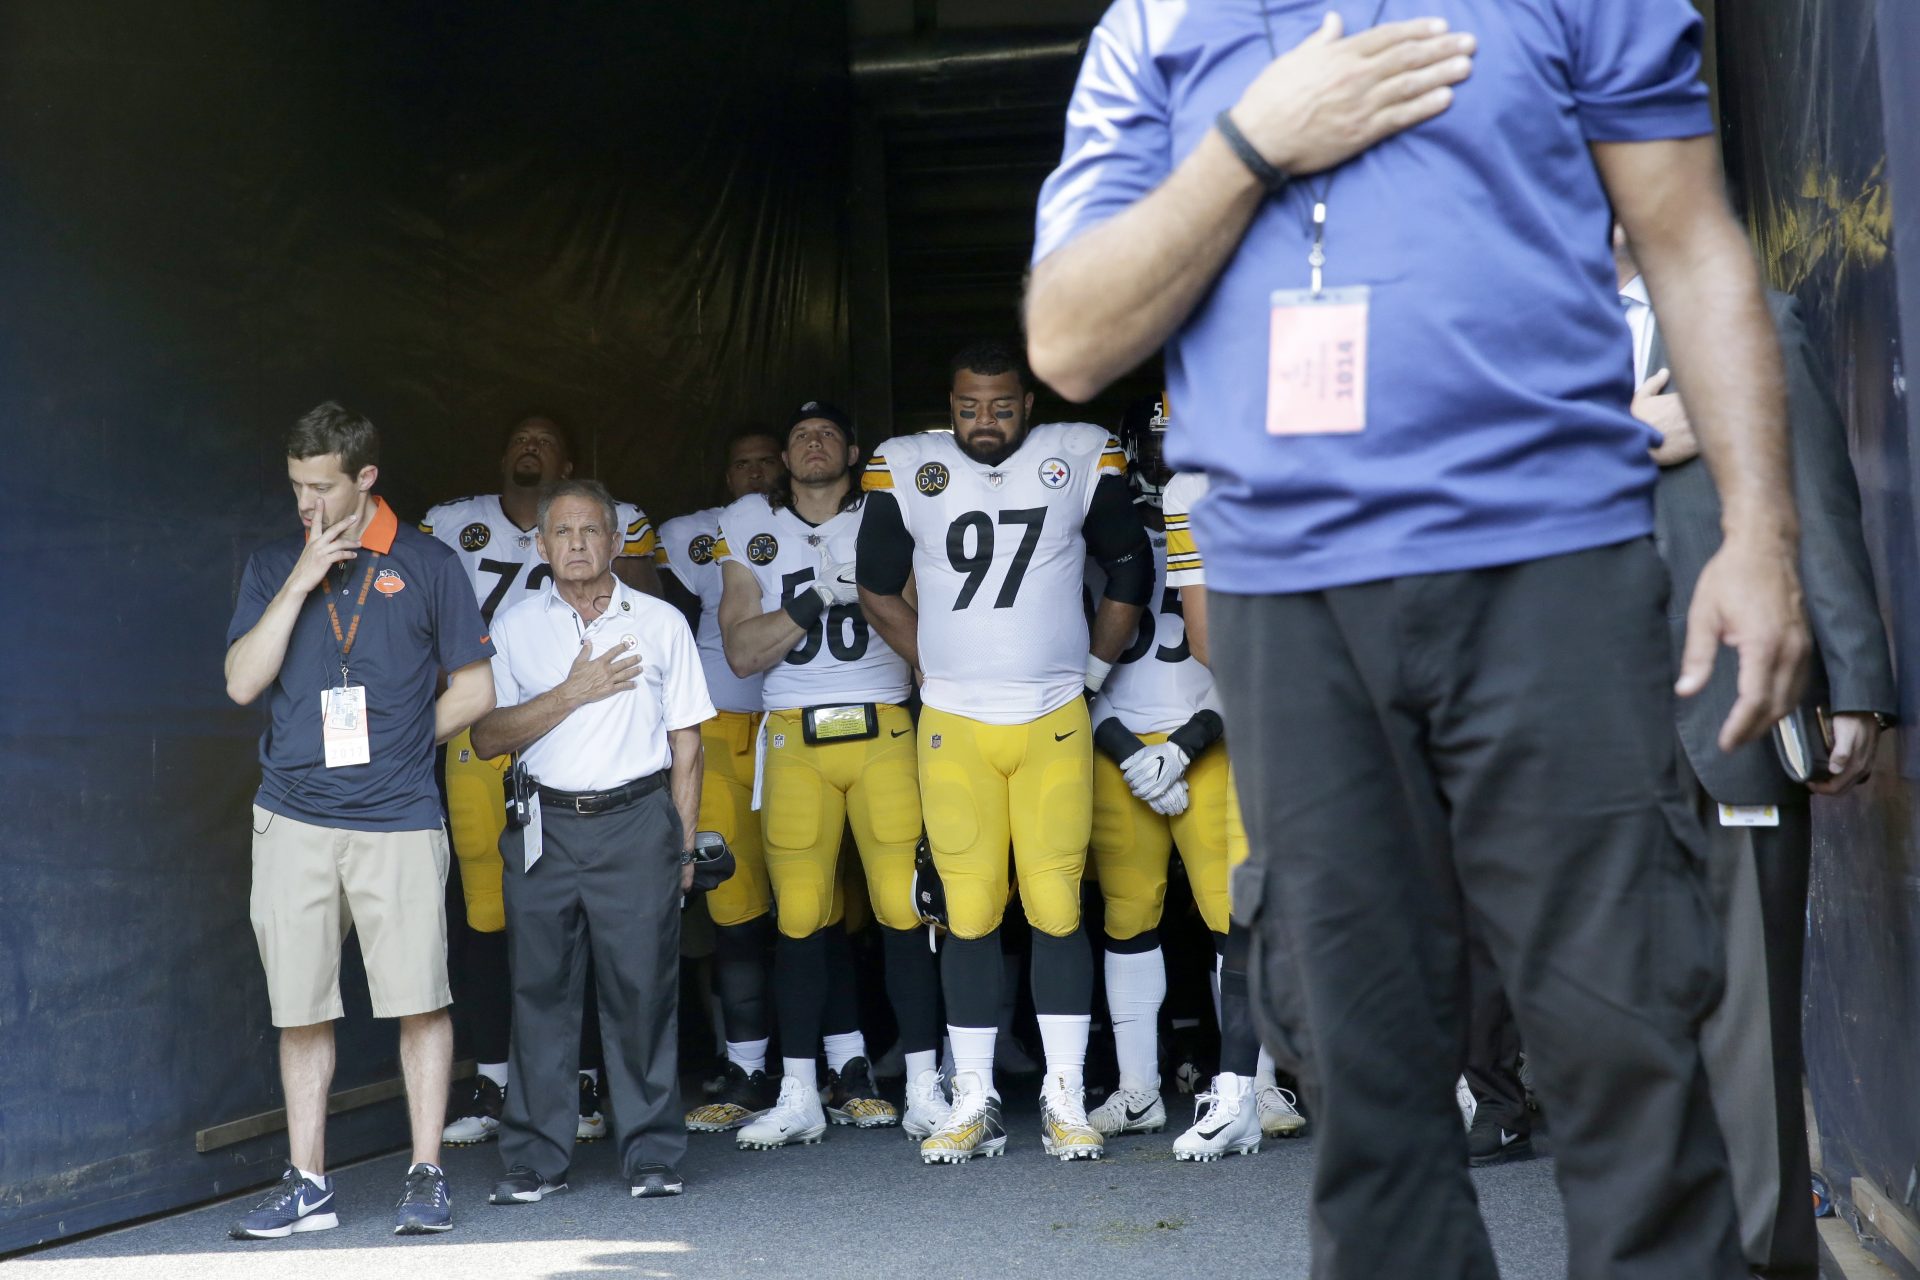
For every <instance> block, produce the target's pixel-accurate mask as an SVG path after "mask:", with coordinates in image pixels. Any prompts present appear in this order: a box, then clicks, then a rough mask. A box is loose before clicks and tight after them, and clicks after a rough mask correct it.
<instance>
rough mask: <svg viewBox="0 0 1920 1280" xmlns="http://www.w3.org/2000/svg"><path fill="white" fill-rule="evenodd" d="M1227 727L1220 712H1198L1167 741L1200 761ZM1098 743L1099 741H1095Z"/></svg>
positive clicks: (1191, 758) (1188, 757)
mask: <svg viewBox="0 0 1920 1280" xmlns="http://www.w3.org/2000/svg"><path fill="white" fill-rule="evenodd" d="M1226 731H1227V726H1226V724H1225V722H1223V721H1222V720H1221V719H1220V713H1219V712H1218V711H1206V710H1201V711H1196V712H1194V713H1193V718H1192V719H1190V720H1188V721H1187V722H1186V723H1185V724H1183V725H1181V726H1180V727H1179V728H1178V729H1175V730H1174V731H1173V732H1172V733H1170V734H1168V735H1167V741H1168V742H1171V743H1172V744H1173V745H1174V746H1176V747H1179V748H1180V749H1181V750H1182V751H1184V752H1186V753H1187V759H1189V760H1198V759H1199V758H1200V753H1201V752H1202V751H1205V750H1206V749H1207V748H1208V747H1210V746H1212V745H1213V744H1214V743H1216V742H1218V741H1220V738H1221V735H1222V734H1224V733H1226ZM1094 741H1095V742H1096V743H1097V742H1098V741H1099V739H1097V738H1096V739H1095V740H1094Z"/></svg>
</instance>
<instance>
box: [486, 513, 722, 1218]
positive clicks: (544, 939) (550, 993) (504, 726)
mask: <svg viewBox="0 0 1920 1280" xmlns="http://www.w3.org/2000/svg"><path fill="white" fill-rule="evenodd" d="M539 527H540V532H539V545H540V553H541V555H542V556H544V557H545V558H546V561H547V563H548V564H549V565H550V566H552V569H553V578H552V580H551V581H550V582H549V583H548V584H547V585H546V586H545V587H544V588H542V589H541V591H540V593H539V594H538V595H535V596H532V597H530V598H528V599H526V600H523V601H521V602H520V603H518V604H516V605H513V606H511V607H510V608H508V609H507V610H505V611H504V612H502V613H501V614H499V615H498V616H497V617H495V618H494V620H493V640H494V649H495V653H494V660H493V681H494V692H495V705H496V710H495V712H494V713H492V714H489V715H488V716H486V717H485V718H483V719H482V720H481V721H480V722H479V723H478V724H476V725H474V727H473V745H474V750H475V751H477V752H479V753H480V754H481V755H483V756H488V757H491V756H497V755H500V754H502V753H503V752H509V751H511V752H515V753H517V754H518V756H519V765H524V766H525V768H524V773H525V775H527V780H526V782H525V785H524V786H523V787H516V789H517V790H519V791H520V792H521V794H523V795H524V796H525V797H526V799H527V804H528V812H527V815H526V820H525V822H524V824H523V825H519V826H515V825H513V824H512V823H511V822H510V823H509V825H508V829H507V832H506V834H505V835H504V836H503V837H502V838H501V841H500V852H501V857H502V860H503V861H504V862H505V864H506V873H505V882H504V898H505V901H506V913H507V938H508V946H509V949H510V959H511V963H512V969H513V1041H512V1048H511V1050H510V1059H509V1060H510V1064H511V1066H510V1071H511V1075H512V1079H513V1080H514V1082H515V1085H514V1088H513V1089H512V1090H511V1091H510V1092H509V1093H508V1095H507V1102H506V1111H505V1114H504V1115H503V1117H502V1122H503V1126H502V1129H501V1133H500V1154H501V1158H502V1159H503V1160H504V1161H505V1162H506V1165H507V1176H506V1178H505V1179H504V1180H503V1181H502V1182H501V1183H500V1184H499V1185H498V1186H496V1187H495V1188H494V1191H493V1196H492V1200H493V1203H494V1204H527V1203H532V1202H534V1201H537V1200H539V1199H541V1198H542V1197H543V1196H545V1195H547V1194H548V1193H549V1192H552V1191H558V1190H564V1189H565V1187H566V1175H567V1166H568V1164H569V1162H570V1161H571V1160H572V1157H573V1144H574V1131H575V1127H576V1123H577V1117H576V1107H577V1098H576V1094H575V1089H574V1073H575V1069H576V1067H577V1065H578V1063H577V1055H578V1050H579V1041H580V1001H581V994H582V991H583V989H584V986H585V982H586V968H587V958H588V951H589V949H591V952H592V958H593V967H594V972H595V974H596V977H597V985H598V987H599V996H600V1026H601V1036H602V1039H603V1041H604V1044H605V1048H606V1081H607V1085H608V1091H609V1094H610V1096H611V1098H612V1102H613V1109H614V1112H615V1115H616V1117H617V1120H618V1124H617V1126H616V1128H617V1130H618V1132H617V1135H616V1136H617V1139H618V1142H619V1148H620V1164H621V1168H622V1169H623V1171H624V1172H625V1174H626V1177H627V1182H628V1185H629V1186H630V1187H631V1188H632V1191H633V1194H634V1195H636V1196H660V1195H677V1194H679V1192H680V1189H681V1182H680V1177H679V1175H678V1174H677V1173H676V1172H675V1171H674V1168H673V1164H674V1162H675V1161H677V1160H678V1159H680V1157H681V1156H682V1155H683V1154H684V1153H685V1151H686V1131H685V1129H683V1128H682V1127H681V1123H680V1107H679V1098H678V1088H677V1083H676V1062H675V1054H676V1051H677V1048H678V1021H679V971H678V965H679V954H680V903H681V898H682V895H683V894H684V893H685V892H686V889H687V887H688V885H689V883H690V882H691V880H692V871H693V868H692V865H691V858H690V851H691V850H692V847H693V833H694V829H695V827H696V825H697V815H698V813H699V811H700V767H701V760H700V756H701V750H700V722H701V721H703V720H705V719H707V718H708V717H710V716H711V715H713V703H712V702H711V701H710V700H709V699H708V696H707V684H706V678H705V676H704V675H702V673H701V670H700V655H699V651H698V649H697V648H696V647H695V645H694V640H693V633H692V632H691V631H690V630H688V628H687V624H686V620H685V619H683V618H682V617H681V616H680V614H679V611H678V610H676V609H674V608H673V607H672V606H670V605H667V604H664V603H662V602H661V601H659V600H657V599H655V598H653V597H652V596H648V595H644V594H642V593H640V592H638V591H635V590H633V589H632V588H630V587H628V586H627V585H626V584H625V583H623V582H621V581H620V580H619V579H618V578H616V577H615V576H614V575H613V572H612V569H611V565H612V563H613V556H614V549H615V547H616V546H617V545H618V541H619V533H620V525H619V520H618V517H617V514H616V512H615V509H614V504H613V499H612V498H611V497H610V496H609V495H608V494H607V491H606V490H605V489H604V488H603V487H601V486H600V485H599V484H597V483H595V482H594V481H591V480H563V481H561V482H560V483H558V484H556V485H554V486H553V487H551V488H550V489H548V490H547V492H546V493H545V494H544V495H543V496H542V498H541V500H540V511H539ZM514 772H515V774H518V773H520V772H521V770H520V769H519V766H518V765H517V766H516V769H515V771H514ZM509 776H510V778H513V777H514V774H510V775H509ZM510 785H515V784H514V783H512V782H510Z"/></svg>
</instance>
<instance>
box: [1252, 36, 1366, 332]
mask: <svg viewBox="0 0 1920 1280" xmlns="http://www.w3.org/2000/svg"><path fill="white" fill-rule="evenodd" d="M1386 11H1387V0H1379V3H1378V4H1376V5H1375V6H1374V7H1373V18H1372V20H1371V21H1370V22H1368V23H1367V26H1368V27H1377V26H1379V25H1380V15H1381V14H1383V13H1385V12H1386ZM1260 27H1261V30H1262V31H1263V32H1264V33H1265V34H1266V37H1267V56H1268V57H1269V58H1278V57H1279V56H1280V47H1279V46H1278V45H1277V44H1275V43H1274V39H1273V17H1272V15H1271V14H1269V13H1268V12H1267V0H1260ZM1335 172H1337V170H1329V171H1328V172H1326V173H1324V174H1321V175H1320V185H1319V186H1318V187H1317V188H1316V187H1315V186H1314V184H1313V182H1312V180H1310V179H1302V180H1301V182H1300V184H1299V185H1300V186H1301V188H1302V189H1303V190H1305V191H1306V193H1307V194H1308V195H1309V196H1311V197H1313V207H1312V208H1311V209H1310V210H1307V211H1304V212H1305V215H1306V216H1305V220H1304V221H1303V222H1302V223H1301V226H1302V229H1303V230H1305V231H1306V232H1307V234H1308V235H1310V236H1312V237H1313V248H1312V250H1310V251H1309V252H1308V254H1307V265H1308V266H1309V267H1311V268H1312V269H1313V282H1312V283H1313V292H1314V293H1315V294H1316V295H1318V294H1319V293H1320V286H1321V284H1322V283H1323V282H1324V277H1323V274H1322V272H1323V268H1325V267H1326V265H1327V196H1328V194H1329V193H1330V192H1332V190H1333V175H1334V173H1335Z"/></svg>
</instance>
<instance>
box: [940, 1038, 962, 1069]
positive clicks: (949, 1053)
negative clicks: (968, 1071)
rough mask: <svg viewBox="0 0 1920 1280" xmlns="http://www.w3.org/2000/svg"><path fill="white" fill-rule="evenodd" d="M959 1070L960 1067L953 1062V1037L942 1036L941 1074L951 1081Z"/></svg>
mask: <svg viewBox="0 0 1920 1280" xmlns="http://www.w3.org/2000/svg"><path fill="white" fill-rule="evenodd" d="M958 1070H960V1065H959V1064H958V1063H956V1062H955V1061H954V1060H953V1037H952V1036H941V1037H940V1074H941V1075H943V1076H945V1077H946V1078H947V1079H949V1080H951V1079H953V1076H954V1073H955V1072H956V1071H958Z"/></svg>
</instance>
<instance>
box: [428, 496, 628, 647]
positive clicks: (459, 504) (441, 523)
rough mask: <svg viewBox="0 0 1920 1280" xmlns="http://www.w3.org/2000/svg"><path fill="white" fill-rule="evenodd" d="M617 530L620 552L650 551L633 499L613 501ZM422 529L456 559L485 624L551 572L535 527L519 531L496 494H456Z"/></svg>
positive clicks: (537, 587) (543, 582)
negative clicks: (469, 584) (616, 514)
mask: <svg viewBox="0 0 1920 1280" xmlns="http://www.w3.org/2000/svg"><path fill="white" fill-rule="evenodd" d="M615 506H616V507H617V508H618V514H619V517H620V529H619V531H618V533H617V534H616V536H615V540H614V545H615V546H616V547H618V548H619V550H618V551H616V552H614V554H615V555H618V556H650V555H652V554H653V545H654V541H655V539H654V536H653V525H652V524H651V523H649V522H648V520H647V515H646V512H644V511H642V510H640V508H638V507H636V506H634V505H633V504H632V503H631V502H621V503H616V504H615ZM420 532H422V533H425V534H430V535H431V536H433V537H435V538H438V539H440V541H442V542H444V543H446V544H447V545H448V546H449V547H452V548H453V550H454V553H455V554H456V555H458V556H459V557H460V567H461V568H462V569H464V570H466V574H467V581H468V582H470V583H472V584H473V596H474V599H475V600H477V601H479V602H480V616H481V617H482V618H484V619H486V620H487V621H488V622H491V621H493V615H494V614H496V613H499V612H500V611H501V610H502V609H505V608H506V607H508V606H509V605H513V604H518V603H519V602H520V601H521V600H524V599H525V598H526V597H528V596H530V595H532V594H533V593H534V592H536V591H538V590H540V588H541V587H544V586H545V585H546V584H547V581H548V579H550V578H552V577H553V570H552V568H550V567H549V566H548V564H547V562H546V561H545V560H542V559H541V558H540V550H539V548H538V547H536V546H534V544H533V530H531V529H522V528H521V527H520V526H519V525H517V524H515V523H514V522H513V521H511V520H509V519H507V513H506V512H505V511H502V510H501V509H500V495H499V494H497V493H484V494H481V495H479V496H478V497H474V498H456V499H454V500H453V501H452V502H443V503H441V504H440V505H439V506H437V507H434V508H433V509H431V510H430V511H428V512H427V518H426V519H425V520H422V521H421V522H420Z"/></svg>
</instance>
